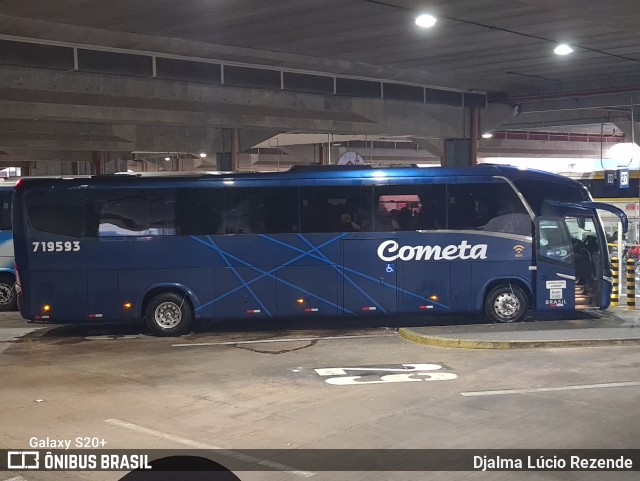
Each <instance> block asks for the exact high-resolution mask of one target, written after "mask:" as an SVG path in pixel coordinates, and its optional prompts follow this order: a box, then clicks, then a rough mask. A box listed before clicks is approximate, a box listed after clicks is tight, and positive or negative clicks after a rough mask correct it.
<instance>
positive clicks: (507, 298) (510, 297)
mask: <svg viewBox="0 0 640 481" xmlns="http://www.w3.org/2000/svg"><path fill="white" fill-rule="evenodd" d="M527 304H528V303H527V296H526V295H525V293H524V292H523V291H522V289H520V288H519V287H518V286H514V285H511V284H503V285H500V286H498V287H494V288H493V289H492V290H491V291H490V292H489V294H487V297H486V298H485V300H484V313H485V315H486V316H487V318H488V319H489V320H491V321H493V322H517V321H521V320H522V318H523V317H524V315H525V314H526V312H527V308H528V305H527Z"/></svg>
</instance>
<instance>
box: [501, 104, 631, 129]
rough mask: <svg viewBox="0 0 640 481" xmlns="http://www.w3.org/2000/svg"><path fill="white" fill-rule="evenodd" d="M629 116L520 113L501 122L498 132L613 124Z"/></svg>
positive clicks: (602, 112)
mask: <svg viewBox="0 0 640 481" xmlns="http://www.w3.org/2000/svg"><path fill="white" fill-rule="evenodd" d="M628 118H629V114H627V113H624V112H619V111H615V110H604V109H603V110H582V111H555V112H534V113H521V114H520V115H518V116H515V117H510V118H509V119H508V120H507V121H505V122H503V123H502V124H501V125H500V126H499V127H498V129H500V130H529V129H545V128H550V127H562V126H565V125H588V124H608V123H615V122H617V121H618V120H619V119H628Z"/></svg>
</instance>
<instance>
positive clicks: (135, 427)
mask: <svg viewBox="0 0 640 481" xmlns="http://www.w3.org/2000/svg"><path fill="white" fill-rule="evenodd" d="M104 422H105V423H107V424H109V425H111V426H116V427H119V428H123V429H128V430H129V431H134V432H136V433H140V434H147V435H149V436H153V437H156V438H160V439H164V440H166V441H171V442H173V443H176V444H182V445H183V446H189V447H191V448H194V449H212V450H217V449H221V450H224V452H225V455H226V456H229V457H232V458H235V459H237V460H239V461H243V462H247V463H252V464H259V465H261V466H265V467H267V468H270V469H275V470H278V471H284V472H286V473H289V474H295V475H296V476H301V477H304V478H310V477H311V476H314V475H315V474H316V473H314V472H312V471H300V470H297V469H294V468H292V467H291V466H287V465H286V464H281V463H276V462H273V461H267V460H260V459H257V458H253V457H251V456H247V455H246V454H242V453H237V452H235V451H233V450H231V449H225V448H222V447H220V446H215V445H213V444H208V443H201V442H200V441H194V440H193V439H188V438H183V437H182V436H177V435H175V434H171V433H164V432H162V431H157V430H155V429H151V428H148V427H145V426H140V425H139V424H133V423H130V422H127V421H122V420H120V419H105V420H104Z"/></svg>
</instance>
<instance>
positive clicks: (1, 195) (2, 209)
mask: <svg viewBox="0 0 640 481" xmlns="http://www.w3.org/2000/svg"><path fill="white" fill-rule="evenodd" d="M11 193H12V190H9V189H6V190H2V191H1V192H0V229H2V230H11Z"/></svg>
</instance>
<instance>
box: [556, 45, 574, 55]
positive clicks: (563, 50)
mask: <svg viewBox="0 0 640 481" xmlns="http://www.w3.org/2000/svg"><path fill="white" fill-rule="evenodd" d="M553 52H554V53H555V54H556V55H569V54H570V53H571V52H573V49H572V48H571V47H570V46H569V45H567V44H566V43H561V44H560V45H558V46H557V47H556V48H554V49H553Z"/></svg>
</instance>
